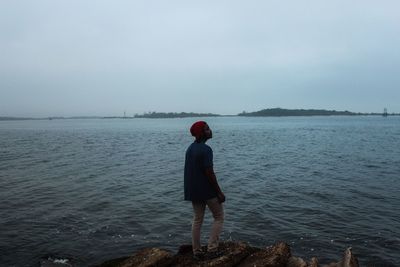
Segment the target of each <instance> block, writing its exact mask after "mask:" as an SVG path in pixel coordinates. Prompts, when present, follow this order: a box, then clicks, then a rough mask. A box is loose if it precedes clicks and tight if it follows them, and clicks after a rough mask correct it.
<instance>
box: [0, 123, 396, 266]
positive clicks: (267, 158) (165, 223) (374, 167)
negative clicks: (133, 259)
mask: <svg viewBox="0 0 400 267" xmlns="http://www.w3.org/2000/svg"><path fill="white" fill-rule="evenodd" d="M204 119H205V120H206V121H207V122H208V123H209V125H210V127H211V129H212V130H213V136H214V137H213V139H211V140H209V141H208V142H207V143H208V144H209V145H210V146H211V147H212V149H213V151H214V169H215V172H216V175H217V179H218V180H219V183H220V186H221V188H222V190H223V191H224V193H225V195H226V203H225V204H224V205H225V224H224V230H223V233H222V236H221V239H222V240H233V241H239V240H240V241H247V242H249V243H250V244H251V245H254V246H260V247H263V246H267V245H271V244H273V243H274V242H276V241H279V240H282V241H285V242H287V243H288V244H289V245H290V246H291V248H292V253H293V254H294V255H296V256H301V257H304V258H310V257H312V256H318V257H319V259H320V262H322V263H329V262H331V261H337V260H339V259H340V257H341V255H342V253H343V251H344V250H345V249H346V248H347V247H352V248H353V252H354V253H355V254H356V255H357V256H358V258H359V260H360V262H361V264H363V265H368V264H376V266H400V193H399V192H400V181H399V179H400V152H399V151H400V117H395V116H393V117H391V116H389V117H387V118H384V117H380V116H331V117H276V118H246V117H217V118H204ZM196 120H198V118H185V119H64V120H31V121H29V120H28V121H0V200H1V201H0V211H1V216H0V266H35V265H38V263H39V261H40V259H42V258H55V259H68V260H69V261H72V262H74V263H75V264H77V265H78V266H88V265H93V264H98V263H101V262H102V261H104V260H107V259H111V258H116V257H122V256H126V255H129V254H131V253H133V252H134V251H137V250H138V249H140V248H144V247H154V246H158V247H161V248H165V249H169V250H171V251H172V252H176V251H177V249H178V247H179V246H180V245H182V244H189V243H190V241H191V235H190V228H191V217H192V210H191V205H190V203H189V202H185V201H183V165H184V155H185V150H186V148H187V147H188V145H189V144H190V143H191V142H192V141H193V138H192V137H191V136H190V133H189V127H190V126H191V124H192V123H193V122H194V121H196ZM211 222H212V219H211V216H210V213H207V214H206V218H205V222H204V226H203V233H202V234H203V239H202V241H203V242H206V241H207V234H208V232H209V231H210V224H211Z"/></svg>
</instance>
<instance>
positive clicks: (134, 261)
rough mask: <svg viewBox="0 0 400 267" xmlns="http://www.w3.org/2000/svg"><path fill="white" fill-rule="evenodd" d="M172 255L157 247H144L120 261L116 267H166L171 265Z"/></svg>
mask: <svg viewBox="0 0 400 267" xmlns="http://www.w3.org/2000/svg"><path fill="white" fill-rule="evenodd" d="M171 261H172V255H171V253H169V252H168V251H166V250H162V249H159V248H145V249H143V250H141V251H139V252H137V253H136V254H134V255H133V256H131V257H129V258H128V259H126V260H124V261H123V262H122V263H120V264H118V265H116V266H118V267H167V266H170V265H171Z"/></svg>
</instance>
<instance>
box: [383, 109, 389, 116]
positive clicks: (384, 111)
mask: <svg viewBox="0 0 400 267" xmlns="http://www.w3.org/2000/svg"><path fill="white" fill-rule="evenodd" d="M382 116H383V117H387V116H388V112H387V108H384V109H383V114H382Z"/></svg>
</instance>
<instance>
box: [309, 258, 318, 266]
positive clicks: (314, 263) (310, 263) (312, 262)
mask: <svg viewBox="0 0 400 267" xmlns="http://www.w3.org/2000/svg"><path fill="white" fill-rule="evenodd" d="M308 267H318V259H317V258H316V257H312V258H311V260H310V262H309V263H308Z"/></svg>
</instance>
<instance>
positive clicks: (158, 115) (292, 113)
mask: <svg viewBox="0 0 400 267" xmlns="http://www.w3.org/2000/svg"><path fill="white" fill-rule="evenodd" d="M311 116H400V113H387V114H385V113H361V112H358V113H356V112H350V111H336V110H323V109H281V108H272V109H263V110H260V111H255V112H245V111H243V112H242V113H239V114H237V115H220V114H213V113H193V112H180V113H177V112H148V113H144V114H141V115H139V114H135V115H134V116H73V117H43V118H29V117H5V116H4V117H0V121H17V120H71V119H173V118H197V117H311Z"/></svg>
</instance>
